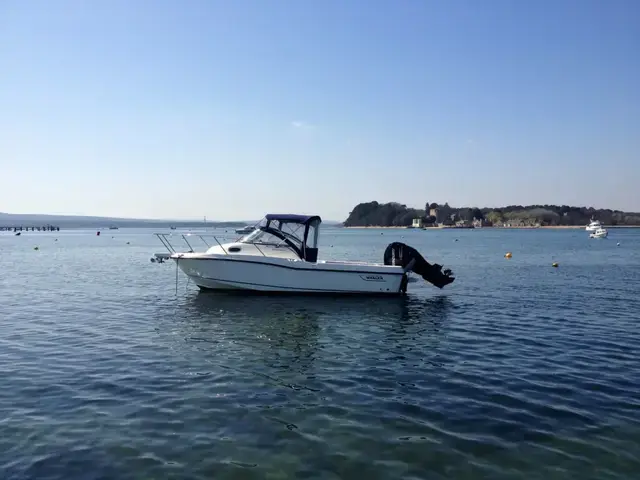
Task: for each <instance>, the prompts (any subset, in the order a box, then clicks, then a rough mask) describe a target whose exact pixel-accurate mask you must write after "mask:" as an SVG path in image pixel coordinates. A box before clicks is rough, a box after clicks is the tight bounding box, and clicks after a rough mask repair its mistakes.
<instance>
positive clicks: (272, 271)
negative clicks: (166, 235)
mask: <svg viewBox="0 0 640 480" xmlns="http://www.w3.org/2000/svg"><path fill="white" fill-rule="evenodd" d="M172 258H173V259H174V260H175V261H176V262H178V267H179V268H180V269H181V270H182V271H183V272H184V273H185V275H187V276H188V277H189V278H190V279H191V281H193V283H195V284H196V285H197V286H198V287H200V288H201V289H207V290H219V291H234V290H236V291H237V290H244V291H254V292H271V293H305V294H375V295H380V294H385V295H398V294H400V293H401V287H402V284H403V278H404V277H405V274H404V272H403V270H402V268H401V267H393V266H383V265H374V266H372V265H367V264H357V263H346V262H317V263H311V262H305V261H292V260H289V259H281V258H270V257H261V258H255V257H254V258H252V259H247V258H240V256H216V255H206V256H203V255H199V256H198V255H192V256H189V255H188V254H185V255H183V256H181V257H179V256H176V255H174V256H172Z"/></svg>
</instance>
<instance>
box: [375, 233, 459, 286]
mask: <svg viewBox="0 0 640 480" xmlns="http://www.w3.org/2000/svg"><path fill="white" fill-rule="evenodd" d="M384 264H385V265H399V266H401V267H403V268H406V269H407V270H411V271H413V272H415V273H417V274H418V275H420V276H421V277H422V278H424V279H425V280H426V281H427V282H429V283H431V284H433V285H435V286H436V287H438V288H442V287H444V286H445V285H449V284H450V283H451V282H453V281H454V280H455V277H453V276H452V274H453V272H452V271H451V270H450V269H448V268H447V269H445V270H442V265H438V264H437V263H434V264H433V265H432V264H430V263H429V262H427V261H426V260H425V259H424V257H423V256H422V255H420V253H419V252H418V251H417V250H416V249H415V248H413V247H410V246H409V245H405V244H404V243H400V242H393V243H390V244H389V245H388V246H387V248H386V250H385V251H384ZM407 267H408V268H407Z"/></svg>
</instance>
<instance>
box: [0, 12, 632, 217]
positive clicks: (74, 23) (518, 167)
mask: <svg viewBox="0 0 640 480" xmlns="http://www.w3.org/2000/svg"><path fill="white" fill-rule="evenodd" d="M0 166H1V169H0V211H4V212H10V213H55V214H87V215H110V216H126V217H147V218H202V216H205V215H206V216H207V218H208V219H211V220H214V219H219V220H226V219H254V218H259V217H261V216H262V214H263V213H267V212H299V213H318V214H320V215H322V216H323V218H326V219H332V220H342V219H344V218H345V217H346V216H347V214H348V212H349V211H350V210H351V208H352V207H353V206H354V205H355V204H357V203H359V202H363V201H371V200H378V201H399V202H402V203H406V204H408V205H410V206H416V207H419V206H422V205H424V202H425V201H429V202H445V201H448V202H449V203H450V204H451V205H456V206H459V205H474V206H497V205H501V204H502V205H504V204H530V203H555V204H571V205H587V206H589V205H592V206H595V207H599V208H618V209H626V210H640V0H597V1H595V0H594V1H592V0H530V1H525V0H487V1H479V0H441V1H429V0H396V1H392V0H384V1H383V0H348V1H345V0H322V1H316V2H312V1H304V0H303V1H293V0H224V1H216V0H186V1H183V2H178V1H175V0H171V1H170V0H109V1H107V0H95V1H80V0H76V1H71V0H58V1H55V2H54V1H51V0H41V1H37V0H30V1H25V0H0Z"/></svg>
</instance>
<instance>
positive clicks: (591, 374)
mask: <svg viewBox="0 0 640 480" xmlns="http://www.w3.org/2000/svg"><path fill="white" fill-rule="evenodd" d="M374 233H375V232H374ZM614 233H615V232H612V235H614ZM401 234H402V235H406V236H407V237H409V236H410V237H411V239H405V241H409V243H411V244H412V245H414V246H416V247H418V248H419V249H421V250H424V251H429V252H432V254H431V255H432V256H433V257H434V258H436V257H437V258H438V260H440V261H442V263H444V264H446V265H448V266H451V267H452V268H453V269H454V271H456V274H457V276H458V278H459V279H460V281H459V282H458V281H457V282H456V283H455V284H452V285H451V287H452V288H450V289H449V290H447V291H446V292H444V291H443V292H440V291H434V290H433V289H432V288H431V287H429V286H427V285H421V284H412V285H411V286H412V287H415V288H412V292H413V293H412V295H411V296H410V297H408V298H406V299H398V300H397V301H396V300H388V299H387V300H381V299H375V300H371V299H326V298H325V299H314V298H305V299H300V298H298V299H287V298H277V299H272V298H268V297H257V298H256V297H243V296H229V295H207V294H204V295H203V294H198V293H197V292H196V291H195V290H194V289H193V286H192V285H187V284H186V283H184V282H183V283H181V284H179V285H178V287H179V288H178V294H177V295H176V290H175V283H174V282H175V270H174V269H173V268H172V267H171V266H166V268H165V266H159V265H154V264H150V263H149V262H148V256H149V252H152V251H155V250H156V249H157V245H155V244H154V243H153V238H152V237H150V235H149V232H143V231H141V232H135V231H131V232H126V231H124V230H123V231H119V232H118V233H116V234H114V235H112V236H106V235H105V236H101V237H96V236H95V234H92V233H91V232H89V233H75V234H72V233H69V234H63V233H60V234H59V235H58V237H59V241H57V242H55V243H54V237H53V236H48V235H43V236H40V237H39V238H38V242H39V244H40V251H39V252H38V253H37V254H34V252H33V250H32V247H31V244H30V243H28V241H29V237H28V236H26V235H25V236H24V237H22V236H21V237H13V236H11V237H2V236H0V246H2V248H3V252H6V253H3V256H1V257H0V262H3V263H2V265H0V267H1V268H0V270H2V271H5V272H9V274H8V275H5V276H4V277H3V279H2V285H1V288H0V305H2V306H3V307H2V308H3V310H2V311H3V314H2V315H3V316H2V322H1V325H2V327H3V329H2V335H0V372H1V373H2V374H3V379H4V382H3V388H2V389H0V473H2V475H1V478H3V479H5V478H6V479H10V480H14V479H15V480H23V479H24V480H31V479H52V480H53V479H56V480H57V479H65V480H66V479H75V478H78V479H90V478H96V479H98V478H100V479H108V478H118V479H128V478H132V479H134V478H136V479H137V478H141V477H144V478H176V479H178V478H179V479H191V478H193V479H200V478H202V479H204V478H220V479H225V478H260V479H262V478H323V479H331V478H335V479H338V478H340V479H346V478H354V479H355V478H371V479H378V478H385V479H386V478H405V479H418V478H419V479H422V478H430V479H431V478H443V479H444V478H447V479H449V478H474V479H478V478H491V479H502V478H504V479H511V478H528V479H543V478H544V479H545V480H550V479H556V478H563V479H564V478H567V479H569V478H570V479H573V478H581V479H591V478H593V479H596V478H597V479H607V478H608V479H616V480H618V479H623V478H625V479H626V478H635V477H634V475H636V474H637V472H638V471H639V469H640V461H639V460H638V459H639V458H640V427H639V425H638V423H639V420H638V418H640V416H639V415H638V412H639V411H640V360H638V359H639V358H640V355H639V353H640V347H638V345H640V328H639V327H638V324H637V314H636V312H637V311H640V299H638V296H637V291H638V289H639V288H640V273H638V272H640V268H638V267H640V234H638V233H633V232H624V233H621V235H625V238H624V242H623V243H624V245H625V251H624V252H621V250H620V249H616V248H615V243H612V242H599V243H598V244H597V245H596V244H594V243H593V242H591V243H589V242H587V241H584V239H583V238H582V236H577V235H575V233H574V232H548V231H544V232H542V231H540V232H520V233H518V232H491V231H487V232H482V231H479V232H409V233H407V232H401ZM452 235H457V236H458V237H457V238H459V241H458V242H453V241H452V239H453V237H452ZM327 236H328V238H329V239H328V240H326V241H329V242H331V243H330V244H333V245H334V247H335V248H334V249H333V251H334V252H335V254H336V256H338V257H340V256H342V257H345V258H349V257H351V258H353V257H360V258H363V257H364V258H363V259H365V260H379V258H377V257H376V255H378V254H379V252H381V251H382V250H383V249H384V246H386V243H388V242H389V241H393V240H396V239H400V233H394V232H386V233H385V235H384V236H380V235H379V234H378V235H375V234H374V235H372V234H371V232H345V231H339V230H337V231H331V230H329V231H328V232H327ZM394 236H397V237H398V238H395V237H394ZM127 242H129V243H128V244H127ZM507 248H508V249H509V250H513V251H514V258H513V259H512V260H510V261H507V260H505V259H504V258H503V254H504V251H506V249H507ZM551 248H553V252H554V253H553V255H552V254H550V253H549V252H550V249H551ZM47 252H51V254H47ZM367 252H371V253H367ZM34 255H37V256H34ZM431 255H430V256H431ZM551 257H554V258H562V260H561V267H560V268H559V269H551V268H549V263H550V259H551ZM36 258H37V259H36ZM17 265H20V270H19V271H18V270H17V267H16V266H17ZM114 265H117V266H118V267H117V268H114ZM24 292H30V293H29V294H28V296H25V293H24Z"/></svg>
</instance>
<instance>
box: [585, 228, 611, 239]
mask: <svg viewBox="0 0 640 480" xmlns="http://www.w3.org/2000/svg"><path fill="white" fill-rule="evenodd" d="M608 234H609V232H607V229H606V228H599V229H597V230H596V231H595V232H593V233H590V234H589V237H590V238H607V235H608Z"/></svg>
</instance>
